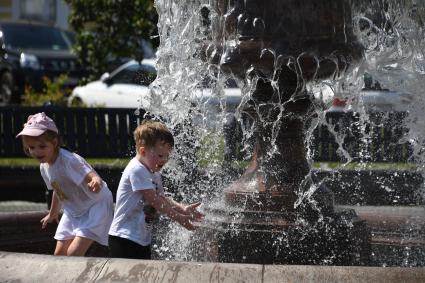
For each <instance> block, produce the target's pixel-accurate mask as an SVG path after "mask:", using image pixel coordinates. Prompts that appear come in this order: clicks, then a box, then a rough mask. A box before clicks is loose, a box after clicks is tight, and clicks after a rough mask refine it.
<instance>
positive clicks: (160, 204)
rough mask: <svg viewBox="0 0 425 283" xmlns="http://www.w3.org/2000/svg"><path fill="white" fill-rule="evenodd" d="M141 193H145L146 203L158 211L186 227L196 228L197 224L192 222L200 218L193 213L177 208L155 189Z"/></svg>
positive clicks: (189, 228)
mask: <svg viewBox="0 0 425 283" xmlns="http://www.w3.org/2000/svg"><path fill="white" fill-rule="evenodd" d="M141 193H142V194H143V199H144V201H145V202H146V204H148V205H151V206H153V207H155V209H156V210H157V211H158V212H160V213H162V214H165V215H167V216H168V217H170V218H171V219H172V220H174V221H176V222H177V223H179V224H180V225H182V226H183V227H185V228H186V229H188V230H194V229H195V226H194V225H193V223H192V222H195V221H198V219H197V218H195V217H193V215H190V214H185V213H182V212H180V211H179V210H180V209H178V208H177V207H178V206H176V205H174V204H172V203H171V202H170V201H169V200H168V199H167V198H165V197H164V196H162V195H159V194H157V192H156V191H155V190H154V189H152V190H142V191H141ZM173 202H174V201H173ZM179 205H180V204H179Z"/></svg>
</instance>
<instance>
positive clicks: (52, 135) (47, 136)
mask: <svg viewBox="0 0 425 283" xmlns="http://www.w3.org/2000/svg"><path fill="white" fill-rule="evenodd" d="M32 138H37V139H43V140H45V141H48V142H53V141H54V140H55V139H57V141H58V146H57V147H56V150H57V151H58V152H59V149H60V148H61V147H62V146H63V142H62V137H61V136H60V135H59V134H58V133H56V132H54V131H51V130H46V131H45V132H44V133H43V134H41V135H39V136H37V137H32ZM22 148H23V150H24V152H25V154H26V155H27V156H31V155H30V152H29V149H28V147H27V146H26V144H25V142H24V140H23V139H22Z"/></svg>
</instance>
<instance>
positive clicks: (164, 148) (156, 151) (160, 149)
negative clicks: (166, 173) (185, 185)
mask: <svg viewBox="0 0 425 283" xmlns="http://www.w3.org/2000/svg"><path fill="white" fill-rule="evenodd" d="M171 150H172V147H171V146H170V145H169V144H168V143H163V142H157V143H156V144H155V146H154V147H141V148H140V151H141V156H142V159H143V162H144V164H145V165H146V166H148V167H149V169H150V170H151V171H153V172H158V171H160V170H161V169H162V167H164V165H165V164H166V163H167V161H168V158H169V157H170V154H171Z"/></svg>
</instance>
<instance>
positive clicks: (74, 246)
mask: <svg viewBox="0 0 425 283" xmlns="http://www.w3.org/2000/svg"><path fill="white" fill-rule="evenodd" d="M91 244H93V240H91V239H88V238H83V237H79V236H77V237H75V238H74V240H72V242H71V243H70V245H69V246H68V250H67V253H66V255H68V256H84V255H85V254H86V252H87V250H88V249H89V248H90V246H91Z"/></svg>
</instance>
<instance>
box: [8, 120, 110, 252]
mask: <svg viewBox="0 0 425 283" xmlns="http://www.w3.org/2000/svg"><path fill="white" fill-rule="evenodd" d="M19 136H21V137H22V144H23V147H24V151H25V153H26V154H27V155H28V156H31V157H33V158H35V159H37V160H38V161H39V162H40V171H41V176H42V177H43V179H44V182H45V183H46V185H47V188H48V189H49V190H53V198H52V205H51V208H50V211H49V213H48V214H47V216H46V217H44V218H43V219H41V221H40V222H41V225H42V228H45V227H46V225H47V224H48V223H50V222H56V223H58V222H59V221H58V215H59V210H60V208H61V204H63V206H64V212H63V215H62V217H61V220H60V222H59V225H58V228H57V230H56V234H55V239H56V240H57V243H56V248H55V252H54V254H55V255H68V256H84V255H85V254H86V252H87V250H88V249H89V247H90V245H91V244H92V243H93V241H96V242H98V243H99V244H101V245H107V243H108V229H109V227H110V224H111V222H112V218H113V200H112V193H111V192H110V190H109V189H108V187H107V185H106V183H105V182H104V181H103V180H102V179H101V178H100V177H99V175H98V174H97V173H96V172H95V171H94V170H93V168H92V167H91V166H90V165H89V164H88V163H87V162H86V161H85V160H84V159H83V158H82V157H80V156H79V155H77V154H75V153H71V152H69V151H68V150H66V149H63V148H60V136H59V131H58V129H57V127H56V125H55V123H54V122H53V120H52V119H50V118H49V117H48V116H46V114H44V112H43V113H37V114H35V115H31V116H29V117H28V121H27V123H26V124H25V125H24V129H23V130H22V131H21V132H20V133H19V134H18V135H17V136H16V137H19Z"/></svg>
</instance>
